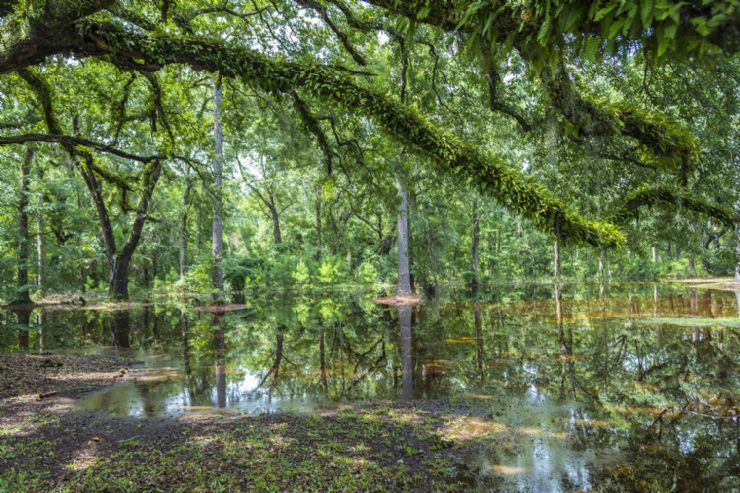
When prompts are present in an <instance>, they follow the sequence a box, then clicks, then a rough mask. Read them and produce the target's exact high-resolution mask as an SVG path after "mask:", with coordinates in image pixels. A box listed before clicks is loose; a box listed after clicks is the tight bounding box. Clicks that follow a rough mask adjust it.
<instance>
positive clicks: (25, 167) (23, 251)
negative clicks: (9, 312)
mask: <svg viewBox="0 0 740 493" xmlns="http://www.w3.org/2000/svg"><path fill="white" fill-rule="evenodd" d="M33 154H34V152H33V149H32V148H30V147H28V148H27V149H26V157H25V158H24V159H23V162H22V163H21V196H20V200H19V201H18V284H17V289H16V295H15V302H16V303H18V304H24V303H30V302H31V294H30V291H31V289H30V286H29V285H28V259H29V243H30V235H29V232H28V195H29V189H30V184H31V163H32V162H33Z"/></svg>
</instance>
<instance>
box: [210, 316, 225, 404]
mask: <svg viewBox="0 0 740 493" xmlns="http://www.w3.org/2000/svg"><path fill="white" fill-rule="evenodd" d="M213 328H214V332H213V349H214V355H215V359H216V405H217V406H218V407H226V334H225V330H224V329H225V324H224V319H223V315H221V314H215V313H214V314H213Z"/></svg>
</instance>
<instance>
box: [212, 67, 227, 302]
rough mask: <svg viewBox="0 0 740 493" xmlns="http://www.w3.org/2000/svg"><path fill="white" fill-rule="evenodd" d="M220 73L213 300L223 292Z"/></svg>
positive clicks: (215, 84) (216, 88) (216, 99)
mask: <svg viewBox="0 0 740 493" xmlns="http://www.w3.org/2000/svg"><path fill="white" fill-rule="evenodd" d="M221 97H222V95H221V75H220V74H218V75H214V77H213V133H214V137H215V144H216V156H215V158H214V160H213V174H214V176H215V186H214V194H213V227H212V251H213V287H214V289H216V291H217V292H216V294H214V300H215V301H219V302H220V301H222V299H223V294H224V271H223V257H222V255H223V241H224V238H223V222H222V218H221V212H222V197H221V194H222V189H221V186H222V182H223V154H224V150H223V130H222V128H221Z"/></svg>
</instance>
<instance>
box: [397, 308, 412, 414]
mask: <svg viewBox="0 0 740 493" xmlns="http://www.w3.org/2000/svg"><path fill="white" fill-rule="evenodd" d="M412 310H413V308H412V307H410V306H401V307H399V308H398V324H399V326H400V327H401V334H400V348H401V365H402V367H403V370H402V384H401V385H402V386H401V389H402V390H401V399H402V400H404V401H408V400H411V399H413V398H414V364H413V361H412V359H411V351H412V348H411V344H412V342H411V337H412V336H411V315H412V313H411V312H412Z"/></svg>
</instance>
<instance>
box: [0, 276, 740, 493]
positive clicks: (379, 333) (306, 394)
mask: <svg viewBox="0 0 740 493" xmlns="http://www.w3.org/2000/svg"><path fill="white" fill-rule="evenodd" d="M371 298H372V294H367V293H350V294H348V293H331V294H329V293H325V294H323V295H320V294H313V295H304V294H295V293H292V294H291V293H283V294H277V295H272V296H268V295H262V296H256V297H254V298H253V299H252V300H251V301H248V302H247V308H246V309H244V310H240V311H236V312H231V313H228V314H224V315H214V314H208V313H199V312H196V311H193V310H187V309H179V308H177V307H172V306H148V307H144V308H139V309H136V310H130V311H120V312H101V311H91V310H87V311H84V310H75V311H57V312H53V311H45V312H43V313H38V312H37V313H34V314H32V316H31V317H30V321H29V325H28V327H25V326H24V325H23V324H21V325H19V324H18V319H17V318H14V317H13V316H12V315H10V314H4V315H3V316H4V319H3V320H2V321H0V324H2V325H0V328H2V330H1V331H0V347H4V348H5V349H6V350H8V349H10V350H17V349H19V347H20V348H27V349H26V350H28V351H31V352H34V351H77V352H100V351H107V352H118V353H131V354H133V355H134V358H135V359H137V360H139V361H140V362H141V363H140V364H141V365H142V366H144V367H146V368H147V369H148V370H150V371H149V373H150V376H149V377H147V378H144V379H138V380H137V381H136V382H134V381H129V382H126V383H124V384H121V385H118V386H115V387H113V388H111V389H108V390H105V391H102V392H98V393H95V394H92V395H90V396H88V397H86V398H85V399H82V400H80V402H79V403H78V405H79V406H80V407H81V408H86V409H100V410H105V411H107V412H110V413H113V414H116V415H130V416H139V417H152V416H160V415H179V414H183V413H194V412H246V413H258V412H269V411H277V410H282V411H299V412H314V411H317V410H321V409H324V408H326V407H327V406H328V407H331V406H336V405H338V404H341V403H354V402H368V401H378V400H407V401H420V400H421V401H423V400H434V399H444V400H447V401H449V400H452V401H453V402H465V403H471V402H472V403H474V404H475V406H476V407H477V409H484V410H486V411H485V413H484V416H483V418H481V419H471V420H470V423H469V427H470V429H468V430H461V433H463V434H465V435H466V436H468V435H470V434H471V430H472V431H473V435H475V433H477V432H481V433H482V434H484V435H485V436H488V437H491V436H493V437H494V438H495V447H493V448H491V447H487V448H486V447H482V449H481V451H480V453H479V454H477V455H476V457H474V458H471V460H472V461H474V462H476V463H477V467H478V468H479V469H480V470H481V471H484V472H486V473H489V474H492V475H496V476H498V477H503V478H505V484H506V485H507V486H508V489H510V490H513V491H516V490H518V491H542V492H547V491H573V490H577V489H579V488H580V489H581V490H583V491H589V490H591V489H592V488H593V487H594V484H595V483H598V484H600V485H601V487H603V486H604V484H605V483H604V482H605V481H615V479H614V478H615V477H616V478H618V477H619V475H618V474H617V475H616V476H615V474H613V471H614V470H617V469H618V468H619V467H623V465H624V464H630V466H629V467H632V469H630V470H627V471H626V472H625V474H645V475H646V478H645V480H646V481H649V480H650V478H649V477H648V474H649V475H657V476H660V475H662V476H665V475H670V474H674V475H675V474H678V473H677V469H678V468H683V473H685V472H686V470H685V468H687V467H688V468H690V469H691V474H695V475H696V478H697V484H699V483H698V482H699V481H705V482H706V481H714V482H715V483H713V485H712V487H711V488H710V490H712V491H721V490H726V491H737V487H736V485H737V484H738V483H737V482H736V481H735V480H736V479H737V474H738V472H740V463H739V462H738V455H737V452H738V443H740V418H739V416H738V404H737V401H738V398H740V395H739V392H738V389H739V388H740V387H739V385H738V383H739V382H738V380H739V378H738V370H740V362H739V361H738V350H739V349H740V344H739V341H738V330H739V329H740V318H738V315H739V313H738V310H740V294H737V295H736V293H732V292H722V291H711V290H697V289H692V288H688V287H680V286H674V285H662V284H661V285H652V284H650V285H647V284H629V285H620V286H611V287H609V288H603V287H599V286H564V287H563V288H554V287H552V286H542V285H515V286H511V285H509V286H499V287H493V288H489V289H487V290H484V291H481V292H479V293H476V294H474V295H473V294H471V293H469V292H468V291H465V290H461V289H458V290H455V289H447V290H445V291H443V292H442V293H441V294H440V295H439V296H437V297H436V298H434V299H431V300H428V301H426V302H425V303H423V304H422V305H420V306H418V307H414V308H408V307H407V308H395V307H383V306H378V305H375V304H373V303H372V302H371V301H370V299H371ZM21 322H23V321H22V320H21ZM636 463H639V464H640V465H641V466H640V467H639V468H635V467H634V465H635V464H636ZM604 471H612V473H610V474H609V475H606V476H605V475H604ZM640 471H643V472H640ZM646 484H647V483H646ZM607 485H608V484H607ZM716 487H720V490H716ZM733 488H734V489H733ZM607 489H608V488H607Z"/></svg>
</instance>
